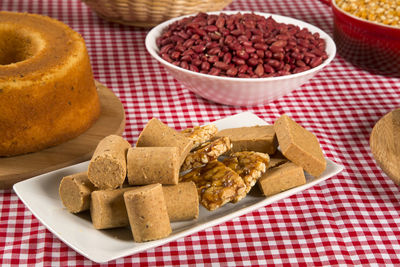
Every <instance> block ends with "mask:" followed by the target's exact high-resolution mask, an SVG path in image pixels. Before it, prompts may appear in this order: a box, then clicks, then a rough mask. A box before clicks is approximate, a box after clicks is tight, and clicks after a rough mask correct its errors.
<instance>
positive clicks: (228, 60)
mask: <svg viewBox="0 0 400 267" xmlns="http://www.w3.org/2000/svg"><path fill="white" fill-rule="evenodd" d="M231 60H232V54H231V53H225V55H224V57H223V60H222V61H223V62H225V63H226V64H229V63H231Z"/></svg>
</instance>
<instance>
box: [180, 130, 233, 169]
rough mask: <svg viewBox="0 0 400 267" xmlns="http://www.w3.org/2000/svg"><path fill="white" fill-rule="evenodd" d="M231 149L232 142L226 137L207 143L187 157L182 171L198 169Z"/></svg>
mask: <svg viewBox="0 0 400 267" xmlns="http://www.w3.org/2000/svg"><path fill="white" fill-rule="evenodd" d="M230 148H231V142H230V140H229V138H228V137H226V136H224V137H221V138H218V139H215V140H212V141H208V142H205V143H203V144H201V145H200V146H199V147H197V148H196V149H195V150H194V151H192V152H190V153H189V154H188V155H187V156H186V159H185V161H184V162H183V164H182V166H181V171H187V170H190V169H193V168H198V167H201V166H202V165H204V164H206V163H208V162H210V161H212V160H216V159H217V158H218V157H219V156H221V155H222V154H224V153H225V152H226V151H228V150H229V149H230Z"/></svg>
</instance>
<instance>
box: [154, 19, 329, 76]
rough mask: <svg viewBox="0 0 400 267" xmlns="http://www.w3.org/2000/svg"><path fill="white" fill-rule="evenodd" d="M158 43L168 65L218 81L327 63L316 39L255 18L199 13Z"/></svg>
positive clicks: (304, 31)
mask: <svg viewBox="0 0 400 267" xmlns="http://www.w3.org/2000/svg"><path fill="white" fill-rule="evenodd" d="M156 42H157V46H158V48H159V54H160V56H161V57H162V58H163V59H164V60H166V61H168V62H169V63H172V64H174V65H176V66H179V67H181V68H184V69H187V70H191V71H195V72H200V73H204V74H210V75H217V76H228V77H239V78H263V77H276V76H283V75H288V74H293V73H299V72H303V71H306V70H309V69H311V68H314V67H316V66H318V65H320V64H321V63H322V62H323V61H324V60H325V59H327V58H328V55H327V54H326V52H325V47H326V44H325V41H324V40H323V39H321V38H320V36H319V34H318V33H314V34H313V33H311V32H310V31H309V30H308V29H306V28H303V29H300V28H299V27H298V26H295V25H292V24H284V23H278V22H276V21H275V20H274V19H273V18H272V17H268V18H266V17H263V16H260V15H256V14H254V13H246V14H242V13H237V14H233V15H228V14H225V13H220V14H219V15H211V14H210V15H209V14H205V13H199V14H197V15H196V16H191V17H187V18H183V19H181V20H178V21H176V22H174V23H172V24H171V25H170V26H169V27H168V28H167V29H166V30H165V31H164V32H163V33H162V35H161V36H160V37H159V38H157V40H156Z"/></svg>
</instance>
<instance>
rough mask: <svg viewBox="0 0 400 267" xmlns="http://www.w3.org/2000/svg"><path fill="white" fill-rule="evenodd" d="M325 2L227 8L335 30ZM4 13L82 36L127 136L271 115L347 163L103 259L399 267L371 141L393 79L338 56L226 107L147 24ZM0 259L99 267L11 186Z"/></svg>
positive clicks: (61, 8) (17, 3)
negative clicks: (282, 87) (153, 38)
mask: <svg viewBox="0 0 400 267" xmlns="http://www.w3.org/2000/svg"><path fill="white" fill-rule="evenodd" d="M327 2H329V1H317V0H297V1H291V0H268V1H266V0H258V1H256V0H234V1H233V2H232V4H231V5H229V6H228V7H227V8H226V10H252V11H259V12H268V13H276V14H281V15H285V16H291V17H294V18H296V19H300V20H304V21H306V22H309V23H311V24H314V25H316V26H318V27H320V28H321V29H323V30H324V31H326V32H327V33H328V34H330V35H332V23H333V19H332V13H331V10H330V7H329V6H328V5H326V3H327ZM0 9H1V10H12V11H27V12H31V13H39V14H45V15H49V16H51V17H53V18H57V19H59V20H61V21H63V22H65V23H67V24H68V25H70V26H71V27H72V28H73V29H75V30H76V31H78V32H80V33H81V34H82V35H83V37H84V38H85V40H86V44H87V47H88V50H89V54H90V57H91V61H92V65H93V71H94V74H95V77H96V79H98V80H99V81H100V82H102V83H104V84H106V85H107V86H108V87H109V88H111V89H112V90H113V91H114V92H115V93H116V94H117V95H118V96H119V97H120V99H121V101H122V102H123V104H124V107H125V110H126V114H127V124H126V131H125V133H124V136H125V137H126V138H127V139H128V140H129V141H130V142H131V143H133V142H135V141H136V139H137V136H138V133H139V132H140V131H141V130H142V129H143V127H144V125H145V124H146V122H147V121H148V120H149V119H151V118H152V117H159V118H160V119H161V120H162V121H164V122H166V123H167V124H168V125H170V126H171V127H175V128H177V129H182V128H185V127H188V126H192V125H198V124H204V123H207V122H210V121H214V120H216V119H220V118H223V117H226V116H229V115H233V114H236V113H240V112H243V111H251V112H253V113H255V114H256V115H258V116H260V117H261V118H263V119H265V121H266V122H268V123H272V122H273V121H274V120H275V119H276V118H277V117H279V116H280V115H281V114H283V113H286V114H288V115H289V116H291V117H292V118H293V119H294V120H296V121H297V122H298V123H300V124H301V125H303V126H304V127H306V128H307V129H309V130H311V131H312V132H314V133H315V134H316V135H317V137H318V139H319V140H320V142H321V145H322V147H323V149H324V152H325V154H326V156H327V157H328V158H330V159H332V160H334V161H336V162H337V163H339V164H342V165H344V166H345V169H344V170H343V171H342V172H341V173H340V174H339V175H336V176H335V177H332V178H331V179H328V180H327V181H325V182H323V183H320V184H318V185H316V186H314V187H312V188H310V189H308V190H306V191H304V192H302V193H298V194H296V195H294V196H292V197H290V198H287V199H284V200H281V201H279V202H277V203H274V204H272V205H269V206H266V207H263V208H260V209H258V210H257V211H254V212H252V213H249V214H246V215H243V216H241V217H239V218H236V219H234V220H232V221H229V222H226V223H224V224H221V225H218V226H214V227H212V228H209V229H206V230H204V231H200V232H198V233H196V234H193V235H191V236H188V237H185V238H181V239H179V240H177V241H175V242H171V243H169V244H166V245H163V246H161V247H157V248H154V249H150V250H148V251H145V252H142V253H139V254H136V255H132V256H128V257H125V258H121V259H117V260H114V261H111V262H109V263H108V265H110V266H115V265H120V264H124V263H133V264H141V265H142V264H143V265H169V266H177V265H194V264H199V265H211V264H215V265H230V266H232V265H237V266H256V265H266V264H277V265H301V266H302V265H304V264H308V265H378V264H384V265H394V266H395V265H397V266H399V264H400V256H399V255H400V254H399V251H400V241H399V237H400V228H399V225H400V193H399V187H398V186H396V185H395V184H394V183H393V182H392V181H391V180H390V179H389V178H388V177H387V176H385V175H384V173H383V172H382V171H381V170H380V169H379V168H378V166H377V165H376V163H375V161H374V160H373V158H372V155H371V151H370V149H369V135H370V132H371V130H372V127H373V126H374V124H375V123H376V122H377V121H378V119H379V118H381V117H382V116H383V115H384V114H386V113H387V112H389V111H391V110H393V109H395V108H398V107H400V90H399V89H400V80H399V79H397V78H390V77H385V76H378V75H374V74H372V73H369V72H366V71H364V70H362V69H359V68H357V67H354V66H353V65H352V64H350V63H349V62H346V61H345V60H344V59H343V58H341V57H340V55H337V56H336V58H335V59H334V60H333V62H332V63H331V64H330V65H329V66H327V67H326V68H325V69H324V70H323V71H322V72H321V73H320V74H319V75H317V76H316V77H315V78H314V79H312V80H311V81H310V82H308V83H307V84H305V85H303V86H302V87H301V88H299V89H297V90H295V91H294V92H292V93H291V94H289V95H287V96H285V97H282V98H280V99H278V100H276V101H274V102H272V103H270V104H267V105H262V106H256V107H248V108H246V107H232V106H224V105H219V104H215V103H211V102H209V101H207V100H204V99H201V98H199V97H197V96H195V95H194V94H192V93H191V92H189V91H188V90H187V89H186V88H185V87H184V86H182V85H181V84H179V83H178V82H177V81H176V80H174V79H173V78H172V77H171V76H170V75H168V74H167V73H166V71H165V70H164V69H163V68H162V67H161V66H160V65H159V64H158V63H157V62H156V61H155V60H153V59H152V58H151V57H150V55H149V54H148V53H147V52H146V50H145V46H144V38H145V36H146V33H147V30H143V29H138V28H134V27H128V26H122V25H118V24H115V23H109V22H106V21H104V20H102V19H100V18H99V17H97V16H96V15H95V14H94V13H93V12H92V11H91V10H89V9H88V8H87V7H86V6H85V5H84V4H82V3H81V2H80V1H78V0H68V1H67V0H64V1H62V0H58V1H57V0H41V1H29V0H2V1H0ZM0 168H1V166H0ZM0 264H2V265H5V266H6V265H29V266H31V265H33V264H37V265H47V266H49V265H61V266H76V265H88V266H90V265H96V264H95V263H93V262H91V261H90V260H88V259H86V258H85V257H83V256H81V255H79V254H77V253H76V252H75V251H74V250H72V249H70V248H69V247H68V246H66V245H65V244H64V243H63V242H61V241H60V240H59V239H58V238H56V237H55V236H54V235H53V234H52V233H50V232H49V231H48V230H47V229H46V228H45V227H44V226H43V225H42V224H41V223H40V222H39V221H38V220H37V219H36V218H35V217H34V216H33V215H32V214H31V213H30V212H29V210H28V209H27V208H25V206H24V205H23V203H22V202H21V201H20V200H19V199H18V197H17V196H16V195H15V193H14V192H13V191H12V190H1V191H0Z"/></svg>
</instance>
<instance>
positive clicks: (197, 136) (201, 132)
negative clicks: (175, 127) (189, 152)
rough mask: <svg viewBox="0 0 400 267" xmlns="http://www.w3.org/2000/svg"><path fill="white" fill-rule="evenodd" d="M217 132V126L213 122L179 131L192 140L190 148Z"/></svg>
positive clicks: (205, 140)
mask: <svg viewBox="0 0 400 267" xmlns="http://www.w3.org/2000/svg"><path fill="white" fill-rule="evenodd" d="M217 132H218V128H217V126H215V125H214V124H208V125H205V126H195V127H193V128H187V129H185V130H183V131H181V133H182V134H183V135H185V136H186V137H189V138H190V139H191V140H192V141H193V147H192V149H194V148H196V147H198V146H199V145H201V144H202V143H204V142H207V141H208V140H210V139H211V138H212V137H214V136H215V135H216V134H217Z"/></svg>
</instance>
